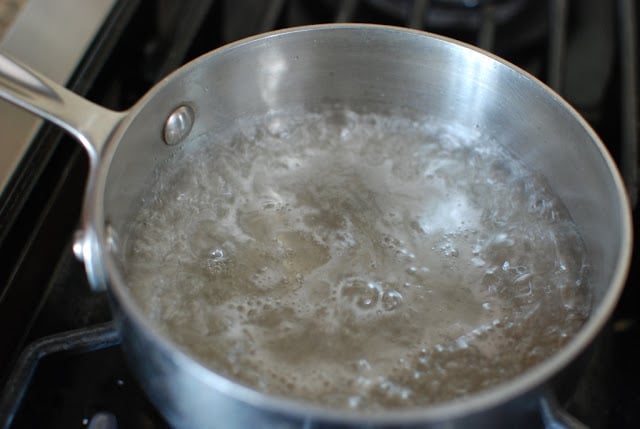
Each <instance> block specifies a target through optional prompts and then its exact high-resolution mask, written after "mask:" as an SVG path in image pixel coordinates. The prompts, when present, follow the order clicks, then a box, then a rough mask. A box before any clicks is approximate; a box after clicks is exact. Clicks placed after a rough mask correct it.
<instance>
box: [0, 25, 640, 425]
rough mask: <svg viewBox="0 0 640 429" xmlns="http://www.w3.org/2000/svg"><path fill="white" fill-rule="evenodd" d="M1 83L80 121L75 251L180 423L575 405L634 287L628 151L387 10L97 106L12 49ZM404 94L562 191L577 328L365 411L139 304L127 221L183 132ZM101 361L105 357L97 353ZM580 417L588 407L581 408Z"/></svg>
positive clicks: (480, 420)
mask: <svg viewBox="0 0 640 429" xmlns="http://www.w3.org/2000/svg"><path fill="white" fill-rule="evenodd" d="M0 96H2V97H3V98H5V99H7V100H9V101H10V102H12V103H15V104H17V105H19V106H21V107H23V108H25V109H27V110H29V111H31V112H33V113H35V114H36V115H39V116H41V117H43V118H46V119H48V120H50V121H52V122H54V123H56V124H57V125H59V126H61V127H62V128H64V129H65V130H67V131H68V132H69V133H71V134H72V135H73V136H75V137H76V138H77V139H78V140H79V141H80V142H81V143H82V145H83V146H84V147H85V148H86V150H87V152H88V153H89V159H90V162H91V166H90V174H89V180H88V183H87V188H86V195H85V201H84V211H83V215H82V224H81V227H80V232H79V233H78V234H77V236H76V239H75V244H74V251H75V253H76V255H77V256H78V258H80V259H81V260H82V261H84V264H85V267H86V272H87V276H88V278H89V280H90V283H91V285H92V287H93V288H94V289H96V290H105V289H106V290H107V291H108V293H109V296H110V298H111V303H112V309H113V315H114V318H115V320H116V322H117V325H118V329H119V332H120V335H121V338H122V344H123V347H124V349H125V352H126V354H127V357H128V359H129V361H130V364H131V366H132V368H133V370H134V372H135V373H136V375H137V377H138V378H139V380H140V382H141V384H142V386H143V387H144V389H145V390H146V392H147V393H148V395H149V396H150V398H151V399H152V401H153V402H154V403H155V404H156V405H157V407H158V408H159V410H160V411H161V412H162V413H163V414H164V415H165V417H166V418H167V420H168V421H169V422H170V423H171V424H172V425H174V426H175V427H184V428H205V427H220V428H236V427H237V428H298V427H299V428H312V427H313V428H317V427H322V428H330V427H340V428H344V427H368V428H372V427H376V428H378V427H395V428H398V427H403V428H426V427H428V428H436V427H437V428H442V427H447V428H454V427H499V426H503V425H507V424H508V425H511V426H513V425H519V426H518V427H524V426H527V425H530V424H532V422H533V424H534V425H537V424H541V423H544V422H546V423H549V422H554V424H555V423H558V421H562V422H564V423H565V424H569V423H572V422H573V421H572V420H571V419H569V418H562V415H561V414H560V413H559V412H558V411H557V409H556V408H554V407H553V399H552V397H553V395H552V392H553V390H554V387H555V386H556V383H557V382H558V380H559V379H561V378H562V376H563V375H566V374H567V371H568V370H569V368H570V367H571V366H572V365H571V364H572V363H573V362H575V361H576V360H577V358H578V357H579V356H580V355H582V354H583V352H584V351H585V350H586V349H587V346H588V345H589V344H590V343H592V341H593V340H594V338H595V337H596V336H597V334H598V333H599V331H600V330H601V328H602V327H603V325H604V323H605V322H606V320H607V319H608V317H609V316H610V314H611V312H612V310H613V308H614V306H615V303H616V301H617V299H618V297H619V295H620V292H621V290H622V288H623V284H624V280H625V276H626V273H627V269H628V266H629V260H630V253H631V240H632V231H631V221H630V209H629V204H628V201H627V197H626V195H625V191H624V189H623V185H622V182H621V179H620V176H619V174H618V172H617V170H616V167H615V165H614V163H613V161H612V160H611V157H610V156H609V154H608V153H607V151H606V149H605V148H604V146H603V144H602V143H601V142H600V140H599V139H598V137H597V136H596V134H595V133H594V132H593V130H591V128H590V127H589V126H588V125H587V123H586V122H585V121H584V120H583V119H582V118H581V117H580V116H579V115H578V114H577V113H576V111H575V110H573V109H572V108H571V107H570V106H569V105H568V104H567V103H566V102H564V101H563V100H562V99H561V98H560V97H559V96H558V95H556V94H555V93H553V92H552V91H551V90H549V89H548V88H546V87H545V86H544V85H543V84H541V83H540V82H539V81H537V80H536V79H535V78H533V77H531V76H530V75H528V74H526V73H525V72H523V71H521V70H519V69H517V68H516V67H514V66H512V65H510V64H508V63H506V62H505V61H503V60H501V59H499V58H496V57H494V56H492V55H490V54H487V53H484V52H481V51H479V50H477V49H475V48H473V47H469V46H466V45H464V44H461V43H458V42H455V41H452V40H448V39H445V38H442V37H438V36H434V35H429V34H426V33H422V32H417V31H412V30H407V29H399V28H393V27H384V26H374V25H356V24H346V25H323V26H313V27H301V28H295V29H289V30H285V31H279V32H274V33H269V34H266V35H263V36H259V37H253V38H249V39H246V40H243V41H240V42H237V43H233V44H231V45H228V46H225V47H223V48H221V49H218V50H216V51H213V52H211V53H210V54H207V55H204V56H203V57H201V58H199V59H197V60H195V61H193V62H191V63H189V64H187V65H185V66H184V67H182V68H181V69H179V70H177V71H176V72H175V73H173V74H171V75H170V76H169V77H167V78H165V79H164V80H162V81H161V82H160V83H158V84H157V85H156V86H155V87H154V88H153V89H152V90H151V91H149V93H148V94H146V95H145V96H144V97H143V98H142V99H141V100H140V101H138V102H137V103H136V104H135V105H134V106H133V107H132V108H131V109H129V110H128V111H125V112H113V111H109V110H106V109H104V108H102V107H99V106H96V105H94V104H92V103H90V102H89V101H87V100H84V99H82V98H81V97H79V96H77V95H74V94H73V93H71V92H69V91H68V90H66V89H64V88H61V87H59V86H58V85H56V84H54V83H53V82H51V81H50V80H48V79H47V78H45V77H43V76H40V75H39V74H37V73H36V72H34V71H31V70H29V69H28V68H26V67H24V66H22V65H19V64H17V63H16V62H14V61H12V60H10V59H8V58H7V57H5V56H0ZM322 103H339V104H342V105H344V106H347V107H349V106H353V107H366V108H368V109H369V110H373V111H375V110H376V109H382V110H384V109H388V108H393V107H395V106H402V107H407V108H410V109H412V110H413V111H416V112H421V113H423V114H424V115H425V116H429V117H430V118H435V119H437V120H439V121H442V122H443V123H447V124H466V125H468V124H474V125H475V126H477V127H479V128H480V129H481V130H483V132H484V133H485V134H487V135H490V136H492V138H495V139H496V141H497V142H498V143H501V144H503V145H506V146H508V147H509V149H510V150H511V151H512V152H514V153H517V154H519V156H520V158H521V159H522V160H523V161H524V162H525V163H527V164H528V165H530V166H534V167H535V169H536V170H537V171H540V172H541V173H542V174H543V175H544V176H545V177H546V179H547V181H548V183H549V184H550V186H551V187H552V188H553V189H554V191H555V192H556V193H557V194H558V195H559V197H560V198H561V199H562V201H563V202H564V204H565V205H566V207H567V208H568V211H569V213H570V215H571V216H572V218H573V220H574V221H575V222H576V224H577V226H578V228H579V231H580V233H581V235H582V237H583V239H584V242H585V245H586V247H587V250H588V252H589V255H590V258H591V261H592V267H591V285H592V288H593V291H592V294H593V307H592V311H591V315H590V317H589V319H588V321H587V322H586V324H585V325H584V326H583V327H582V329H581V330H580V331H579V332H578V334H577V335H576V336H575V338H574V339H573V340H571V341H570V342H569V343H568V344H567V345H566V346H564V347H563V348H562V349H561V350H560V351H559V352H558V353H556V354H555V355H554V356H552V357H550V358H549V359H547V360H546V361H544V362H542V363H541V364H539V365H537V366H535V367H534V368H533V369H531V370H529V371H527V372H525V373H524V374H522V375H520V376H517V377H515V378H513V379H512V380H510V381H509V382H507V383H504V384H501V385H499V386H497V387H494V388H491V389H488V390H485V391H482V392H479V393H476V394H473V395H471V396H470V397H468V398H465V400H464V401H452V402H447V403H443V404H438V405H435V406H431V407H426V408H422V409H410V410H395V411H388V412H375V413H369V414H364V413H361V412H356V411H352V412H350V411H343V410H333V409H327V408H322V407H318V406H313V405H310V404H306V403H301V402H297V401H293V400H289V399H285V398H279V397H272V396H268V395H265V394H262V393H259V392H256V391H254V390H251V389H249V388H247V387H243V386H241V385H239V384H236V383H234V382H233V381H230V380H228V379H225V378H223V377H221V376H219V375H217V374H215V373H214V372H212V371H211V370H209V369H207V368H205V367H203V366H201V365H200V364H198V363H197V362H196V361H195V360H194V359H192V358H191V357H190V356H188V355H187V354H185V353H184V352H182V351H180V350H179V349H178V348H177V347H176V346H175V345H174V344H173V343H172V342H171V341H170V340H169V339H168V338H165V337H163V336H162V335H161V334H160V333H159V330H158V329H156V328H155V327H154V325H153V324H152V323H151V322H150V321H149V320H148V319H147V318H146V317H145V316H144V315H143V314H142V313H141V311H139V308H138V306H137V305H136V303H135V301H134V300H133V299H132V297H131V296H130V293H129V290H128V288H127V287H126V285H125V281H124V275H123V271H122V267H121V266H120V264H121V262H120V261H121V258H120V257H119V252H120V248H119V245H118V243H119V240H120V238H119V237H118V234H119V233H120V232H121V231H124V230H125V227H126V225H127V222H128V221H129V220H130V219H131V216H132V214H133V210H134V208H135V207H136V206H137V202H138V201H139V200H140V198H141V196H143V195H144V193H145V190H146V189H147V187H146V185H147V184H148V182H149V180H150V177H151V172H152V170H153V169H154V167H155V166H156V165H157V164H158V163H160V162H163V161H165V160H167V159H168V158H169V157H170V156H171V154H172V153H173V152H174V151H175V150H178V148H179V147H180V144H181V143H182V142H184V141H188V140H191V139H194V138H197V137H198V136H202V135H203V134H205V133H215V132H217V131H218V130H224V129H225V127H226V126H227V125H228V124H229V123H230V122H233V121H236V120H237V119H238V118H239V117H245V116H247V115H251V116H259V115H266V114H267V113H268V112H269V111H271V110H273V109H279V108H281V107H285V106H307V107H311V108H313V106H317V105H321V104H322ZM97 370H99V369H97ZM573 423H575V422H573Z"/></svg>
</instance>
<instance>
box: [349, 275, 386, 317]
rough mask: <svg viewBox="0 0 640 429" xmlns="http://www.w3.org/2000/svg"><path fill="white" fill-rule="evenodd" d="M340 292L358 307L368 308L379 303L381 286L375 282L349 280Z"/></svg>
mask: <svg viewBox="0 0 640 429" xmlns="http://www.w3.org/2000/svg"><path fill="white" fill-rule="evenodd" d="M340 294H341V295H342V296H343V297H344V298H346V299H347V300H348V301H349V302H352V303H354V304H355V305H356V306H357V307H359V308H361V309H363V310H368V309H371V308H373V307H375V306H376V304H377V303H378V298H379V295H380V291H379V286H378V285H377V284H375V283H371V282H365V281H363V280H359V279H355V280H348V281H347V282H346V283H345V284H344V285H343V286H342V288H341V290H340Z"/></svg>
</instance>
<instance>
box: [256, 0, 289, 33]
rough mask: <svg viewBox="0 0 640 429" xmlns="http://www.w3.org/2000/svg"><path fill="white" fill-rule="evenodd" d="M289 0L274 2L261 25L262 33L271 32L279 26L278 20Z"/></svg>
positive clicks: (276, 0)
mask: <svg viewBox="0 0 640 429" xmlns="http://www.w3.org/2000/svg"><path fill="white" fill-rule="evenodd" d="M286 2H287V0H272V1H271V3H270V4H269V7H268V8H267V11H266V12H265V14H264V18H263V19H262V22H261V23H260V32H261V33H264V32H265V31H271V30H273V29H275V28H276V25H278V19H279V18H280V15H281V14H282V9H283V8H284V6H285V4H286Z"/></svg>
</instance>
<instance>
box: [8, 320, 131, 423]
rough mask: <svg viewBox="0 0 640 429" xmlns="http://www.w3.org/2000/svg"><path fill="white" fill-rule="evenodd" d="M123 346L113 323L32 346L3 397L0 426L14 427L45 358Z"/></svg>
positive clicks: (54, 336) (47, 338)
mask: <svg viewBox="0 0 640 429" xmlns="http://www.w3.org/2000/svg"><path fill="white" fill-rule="evenodd" d="M119 343H120V337H119V336H118V333H117V331H116V329H115V326H114V324H113V323H112V322H108V323H104V324H100V325H94V326H89V327H87V328H82V329H78V330H75V331H68V332H62V333H60V334H55V335H51V336H50V337H45V338H42V339H40V340H38V341H36V342H34V343H32V344H31V345H30V346H29V347H27V348H26V349H25V350H24V351H23V353H22V355H21V356H20V358H19V359H18V362H17V364H16V366H15V368H14V370H13V372H12V373H11V375H10V376H9V378H8V379H7V382H6V383H5V388H4V390H3V391H2V395H1V396H0V427H2V428H9V427H10V426H11V422H12V421H13V418H14V417H15V415H16V413H17V412H18V409H19V408H20V404H21V403H22V399H23V398H24V394H25V392H26V390H27V387H28V386H29V383H30V382H31V378H32V377H33V375H34V374H35V372H36V368H37V366H38V364H39V363H40V361H41V360H42V359H44V358H45V357H47V356H49V355H52V354H55V353H62V352H75V353H81V352H87V351H91V350H96V349H101V348H105V347H111V346H114V345H116V344H119Z"/></svg>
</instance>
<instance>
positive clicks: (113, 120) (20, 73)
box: [0, 53, 124, 165]
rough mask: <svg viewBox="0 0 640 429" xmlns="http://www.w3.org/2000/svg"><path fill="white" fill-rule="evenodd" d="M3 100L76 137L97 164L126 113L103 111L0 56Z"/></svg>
mask: <svg viewBox="0 0 640 429" xmlns="http://www.w3.org/2000/svg"><path fill="white" fill-rule="evenodd" d="M0 98H4V99H5V100H7V101H9V102H10V103H13V104H15V105H17V106H19V107H21V108H23V109H25V110H27V111H29V112H31V113H34V114H36V115H37V116H40V117H41V118H43V119H46V120H49V121H51V122H53V123H54V124H56V125H58V126H59V127H61V128H63V129H64V130H65V131H67V132H69V133H70V134H71V135H73V136H74V137H75V138H76V139H78V141H80V143H82V145H83V146H84V148H85V149H86V150H87V152H88V153H89V158H90V159H91V162H92V164H94V165H95V164H96V163H97V161H98V157H99V154H100V150H101V149H102V146H103V144H104V143H105V142H106V141H107V139H108V137H109V135H110V134H111V133H112V132H113V130H114V129H115V127H116V126H117V124H118V123H119V121H120V120H121V119H122V117H123V116H124V114H123V113H120V112H114V111H112V110H108V109H105V108H104V107H100V106H98V105H96V104H94V103H92V102H90V101H88V100H85V99H84V98H82V97H80V96H79V95H76V94H74V93H73V92H71V91H69V90H68V89H66V88H64V87H63V86H61V85H58V84H57V83H55V82H53V81H52V80H51V79H49V78H47V77H45V76H42V75H41V74H39V73H38V72H36V71H33V70H31V69H30V68H29V67H27V66H25V65H23V64H20V63H19V62H17V61H16V60H13V59H11V58H9V57H8V56H7V55H5V54H1V53H0Z"/></svg>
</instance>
